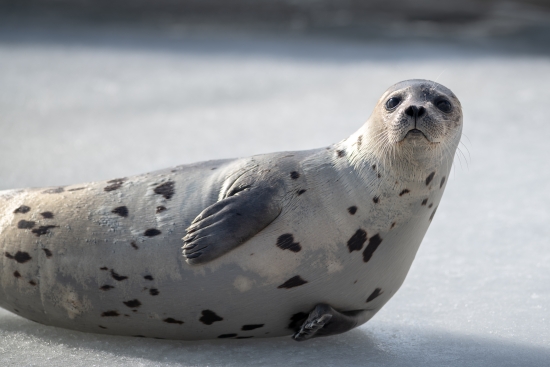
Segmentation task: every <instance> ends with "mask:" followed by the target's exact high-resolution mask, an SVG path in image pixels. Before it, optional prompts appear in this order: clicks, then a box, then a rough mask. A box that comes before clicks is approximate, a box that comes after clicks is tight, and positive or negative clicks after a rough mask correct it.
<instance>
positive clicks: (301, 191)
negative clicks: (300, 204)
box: [298, 189, 307, 196]
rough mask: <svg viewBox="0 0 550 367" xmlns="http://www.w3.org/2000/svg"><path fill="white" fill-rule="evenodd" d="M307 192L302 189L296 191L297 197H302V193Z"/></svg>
mask: <svg viewBox="0 0 550 367" xmlns="http://www.w3.org/2000/svg"><path fill="white" fill-rule="evenodd" d="M306 191H307V190H304V189H301V190H298V196H300V195H302V194H303V193H304V192H306Z"/></svg>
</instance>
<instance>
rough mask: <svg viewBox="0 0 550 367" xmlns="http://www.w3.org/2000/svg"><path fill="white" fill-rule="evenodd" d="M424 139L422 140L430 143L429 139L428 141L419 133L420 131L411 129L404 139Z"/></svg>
mask: <svg viewBox="0 0 550 367" xmlns="http://www.w3.org/2000/svg"><path fill="white" fill-rule="evenodd" d="M422 137H424V139H426V140H428V141H430V139H428V137H427V136H426V135H425V134H424V133H423V132H422V131H421V130H418V129H411V130H409V131H408V132H407V134H406V135H405V139H406V138H413V139H414V138H422Z"/></svg>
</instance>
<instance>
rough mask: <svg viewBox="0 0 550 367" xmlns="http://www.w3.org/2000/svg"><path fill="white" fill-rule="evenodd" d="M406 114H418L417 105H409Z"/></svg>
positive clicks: (412, 115)
mask: <svg viewBox="0 0 550 367" xmlns="http://www.w3.org/2000/svg"><path fill="white" fill-rule="evenodd" d="M405 114H406V115H407V116H411V117H414V116H416V115H417V114H418V107H416V106H409V107H407V109H406V110H405Z"/></svg>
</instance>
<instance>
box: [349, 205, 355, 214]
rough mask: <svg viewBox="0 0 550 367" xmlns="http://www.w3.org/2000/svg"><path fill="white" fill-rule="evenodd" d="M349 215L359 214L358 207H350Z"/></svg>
mask: <svg viewBox="0 0 550 367" xmlns="http://www.w3.org/2000/svg"><path fill="white" fill-rule="evenodd" d="M348 213H350V214H351V215H354V214H355V213H357V207H356V206H355V205H354V206H350V207H349V208H348Z"/></svg>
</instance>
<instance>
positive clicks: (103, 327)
mask: <svg viewBox="0 0 550 367" xmlns="http://www.w3.org/2000/svg"><path fill="white" fill-rule="evenodd" d="M97 326H99V327H100V328H102V329H107V328H106V327H105V326H101V325H97Z"/></svg>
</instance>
